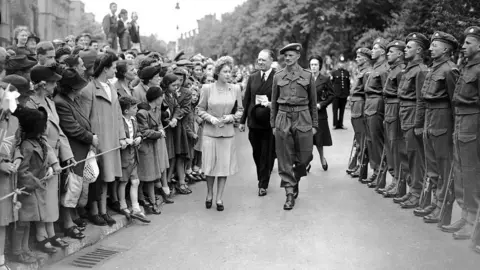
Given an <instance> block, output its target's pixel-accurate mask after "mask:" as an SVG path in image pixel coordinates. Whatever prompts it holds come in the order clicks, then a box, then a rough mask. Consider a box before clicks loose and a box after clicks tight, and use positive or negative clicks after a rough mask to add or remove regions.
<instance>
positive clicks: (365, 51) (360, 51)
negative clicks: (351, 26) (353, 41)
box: [356, 47, 372, 59]
mask: <svg viewBox="0 0 480 270" xmlns="http://www.w3.org/2000/svg"><path fill="white" fill-rule="evenodd" d="M356 53H357V54H360V55H363V56H366V57H367V58H368V59H370V58H372V51H371V50H370V49H369V48H365V47H364V48H358V49H357V51H356Z"/></svg>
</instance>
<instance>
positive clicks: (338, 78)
mask: <svg viewBox="0 0 480 270" xmlns="http://www.w3.org/2000/svg"><path fill="white" fill-rule="evenodd" d="M331 81H332V84H333V92H334V93H335V99H334V100H333V104H332V112H333V127H334V129H345V128H344V127H343V114H344V113H345V106H346V105H347V98H348V96H349V95H350V73H349V72H348V71H347V70H346V69H345V63H344V62H340V63H339V64H338V69H337V70H335V71H334V72H332V74H331Z"/></svg>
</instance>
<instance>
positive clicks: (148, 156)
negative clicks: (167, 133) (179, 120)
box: [137, 108, 169, 182]
mask: <svg viewBox="0 0 480 270" xmlns="http://www.w3.org/2000/svg"><path fill="white" fill-rule="evenodd" d="M137 122H138V132H139V133H140V134H141V135H142V138H143V141H142V144H141V145H140V148H139V150H138V154H139V155H138V159H139V164H138V170H137V173H138V178H140V181H144V182H151V181H155V180H157V179H160V178H161V175H162V173H163V172H164V171H165V170H166V169H167V168H168V166H169V164H168V153H167V149H166V143H165V138H161V136H160V132H159V131H158V130H159V129H161V128H163V126H162V123H161V122H160V109H159V108H154V109H151V110H150V111H146V110H139V111H138V113H137Z"/></svg>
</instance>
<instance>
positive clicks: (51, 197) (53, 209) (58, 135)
mask: <svg viewBox="0 0 480 270" xmlns="http://www.w3.org/2000/svg"><path fill="white" fill-rule="evenodd" d="M41 99H42V98H40V97H38V96H32V97H31V98H30V100H28V101H27V103H26V106H27V107H29V108H32V109H38V108H40V107H44V108H45V110H46V111H47V113H48V122H47V130H46V131H45V137H46V139H47V143H48V145H50V147H51V148H52V149H53V152H54V153H55V156H57V157H58V159H59V161H62V162H64V161H67V160H69V159H71V158H73V153H72V149H71V148H70V144H69V142H68V139H67V136H65V134H64V133H63V131H62V129H61V128H60V119H59V117H58V114H57V110H56V108H55V104H54V103H53V101H51V100H50V99H49V98H44V100H43V101H42V100H41ZM43 102H44V104H46V106H43V105H42V103H43ZM59 181H60V177H59V176H58V175H57V176H54V177H52V178H51V179H50V180H49V181H47V187H46V198H47V199H46V206H45V208H46V209H47V215H46V217H45V221H47V222H55V221H57V220H58V217H59V208H58V199H59V198H58V185H59Z"/></svg>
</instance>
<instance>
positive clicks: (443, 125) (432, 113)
mask: <svg viewBox="0 0 480 270" xmlns="http://www.w3.org/2000/svg"><path fill="white" fill-rule="evenodd" d="M457 44H458V43H457V40H456V39H455V38H454V37H453V36H452V35H450V34H447V33H444V32H440V31H437V32H435V33H434V34H433V35H432V38H431V44H430V48H429V50H430V55H431V57H432V59H433V63H432V65H431V66H430V67H429V69H428V73H427V74H426V75H425V81H424V83H423V87H422V90H421V95H420V100H419V105H418V106H419V109H418V110H419V111H417V121H421V118H422V117H423V118H424V119H425V120H424V121H425V127H424V130H423V132H424V147H425V160H426V162H425V163H426V177H428V178H429V181H430V182H431V183H432V184H433V185H434V186H435V187H436V190H435V191H434V192H433V194H432V195H433V196H432V203H431V205H430V206H428V207H426V208H425V209H424V213H423V214H426V213H430V214H428V215H426V216H424V217H423V219H424V221H425V222H426V223H438V222H439V221H440V216H441V215H440V214H441V211H440V210H441V207H442V204H443V200H444V197H445V192H446V190H447V183H448V177H449V174H450V168H451V164H452V151H453V140H452V134H453V114H452V113H453V112H452V106H451V102H452V97H453V92H454V90H455V83H456V82H457V79H458V76H459V71H458V69H457V66H456V65H455V63H453V62H452V61H451V60H450V56H451V54H452V52H453V51H454V50H455V49H456V47H457ZM423 110H424V111H425V113H424V115H423V112H422V111H423ZM419 117H420V118H419ZM418 127H421V123H419V125H418ZM427 180H428V179H427ZM424 188H425V187H424Z"/></svg>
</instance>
